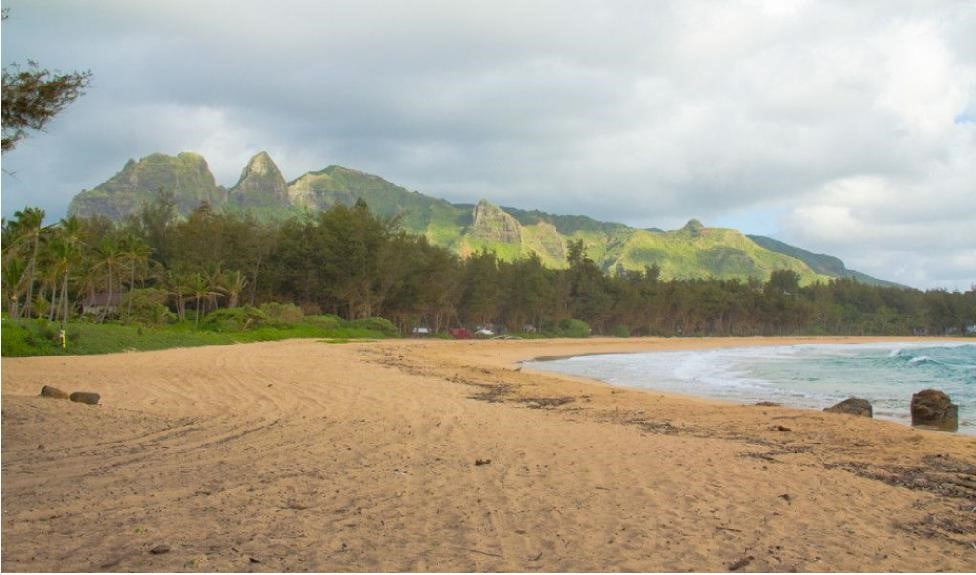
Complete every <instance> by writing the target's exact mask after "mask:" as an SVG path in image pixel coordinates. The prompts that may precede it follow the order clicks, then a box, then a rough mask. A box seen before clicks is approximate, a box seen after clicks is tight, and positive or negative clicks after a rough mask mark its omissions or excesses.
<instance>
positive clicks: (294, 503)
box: [285, 499, 309, 511]
mask: <svg viewBox="0 0 976 575" xmlns="http://www.w3.org/2000/svg"><path fill="white" fill-rule="evenodd" d="M285 507H286V508H288V509H295V510H297V511H304V510H305V509H308V508H309V506H308V505H305V504H304V503H302V502H301V501H298V500H297V499H289V500H288V502H287V503H285Z"/></svg>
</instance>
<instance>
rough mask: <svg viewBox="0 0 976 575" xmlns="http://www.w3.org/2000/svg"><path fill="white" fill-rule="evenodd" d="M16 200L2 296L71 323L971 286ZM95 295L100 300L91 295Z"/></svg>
mask: <svg viewBox="0 0 976 575" xmlns="http://www.w3.org/2000/svg"><path fill="white" fill-rule="evenodd" d="M44 218H45V214H44V212H43V211H42V210H40V209H37V208H25V209H24V210H22V211H18V212H16V213H15V215H14V219H13V220H11V221H9V222H7V221H4V222H3V230H2V233H3V237H2V241H3V271H2V273H3V276H2V280H3V298H4V301H5V303H6V306H5V307H6V313H7V315H8V317H10V318H46V319H48V320H50V321H58V322H62V323H64V322H67V321H68V320H70V319H74V318H77V317H79V316H80V315H81V314H82V312H83V311H86V310H87V312H88V314H89V315H88V317H89V319H91V320H94V321H121V322H139V323H160V322H167V321H193V322H195V323H199V321H200V318H201V317H203V316H205V315H206V314H207V313H209V312H212V311H214V310H217V309H221V308H238V307H241V306H255V305H259V304H262V303H267V302H281V303H293V304H295V305H297V306H299V307H301V309H302V310H303V311H304V312H305V313H306V314H322V313H329V314H335V315H338V316H340V317H342V318H345V319H358V318H365V317H385V318H387V319H389V320H391V321H392V322H394V323H395V324H396V325H397V326H398V328H399V329H400V332H401V333H402V334H409V333H411V330H412V329H413V328H415V327H418V326H423V327H427V328H428V329H430V330H431V331H432V332H435V333H444V332H445V331H446V330H448V329H449V328H454V327H460V326H465V327H468V328H469V329H474V328H478V327H482V326H485V327H491V328H493V329H494V330H496V331H500V330H504V331H508V332H512V333H550V334H564V335H568V334H573V335H583V334H585V333H587V332H590V331H592V333H594V334H604V335H617V336H631V335H664V336H671V335H683V336H698V335H732V336H745V335H786V334H850V335H911V334H920V333H927V334H932V335H942V334H965V333H967V330H971V329H972V327H971V326H973V325H976V288H974V289H971V290H969V291H967V292H949V291H946V290H929V291H920V290H915V289H908V288H894V287H878V286H871V285H866V284H861V283H858V282H857V281H855V280H852V279H835V280H832V281H830V282H827V283H815V284H812V285H806V286H801V285H799V277H798V275H797V274H796V273H795V272H792V271H789V270H780V271H776V272H774V273H773V274H772V275H771V277H770V278H769V279H768V280H766V281H761V280H759V279H751V280H749V281H745V282H743V281H738V280H722V279H670V280H664V279H662V278H661V277H660V270H659V269H658V268H656V267H654V266H651V267H648V268H646V269H644V270H641V271H633V270H624V269H622V268H617V269H614V270H603V269H601V268H600V267H599V266H597V265H596V264H595V263H594V262H593V260H592V259H590V258H589V257H587V253H586V248H585V245H584V243H583V242H582V240H575V241H571V242H570V243H569V245H568V250H567V252H568V256H567V264H568V265H567V267H566V268H565V269H548V268H546V267H545V266H543V265H542V262H541V261H540V259H539V258H538V257H537V256H535V255H534V254H532V255H530V256H528V257H525V258H522V259H519V260H516V261H512V262H508V261H502V260H499V258H498V257H497V256H496V255H495V254H494V253H493V252H490V251H480V252H477V253H474V254H472V255H470V256H469V257H467V258H463V259H462V258H459V257H458V256H456V255H455V254H453V253H452V252H450V251H449V250H446V249H444V248H441V247H437V246H433V245H431V244H430V243H428V241H427V240H426V238H425V237H423V236H419V235H412V234H409V233H406V232H404V231H403V230H401V229H400V227H399V225H398V221H397V220H396V218H393V219H384V218H380V217H377V216H376V215H374V214H373V213H371V212H370V210H369V208H368V206H367V205H366V204H365V203H363V202H362V201H360V202H358V203H356V204H355V205H354V206H343V205H338V206H335V207H334V208H332V209H330V210H328V211H323V212H320V213H315V214H312V213H306V214H304V215H301V216H296V217H292V218H291V219H287V220H284V221H279V222H262V221H259V220H257V219H256V218H254V217H252V216H250V215H247V214H225V213H219V212H217V211H215V210H213V209H212V208H211V207H210V206H208V205H207V204H202V205H201V206H200V207H199V208H198V209H197V210H195V211H194V212H193V213H191V214H190V215H189V216H188V217H186V218H180V217H178V216H177V213H176V210H175V204H174V202H173V198H172V196H171V195H167V194H163V193H160V194H159V196H158V197H157V199H156V200H155V201H154V202H152V203H150V204H148V205H146V206H144V207H143V209H142V210H141V212H140V213H139V214H138V215H137V216H133V217H130V218H129V219H128V220H126V221H123V222H120V223H113V222H111V221H109V220H107V219H103V218H91V219H79V218H74V217H71V218H66V219H62V220H60V221H59V222H57V223H55V224H53V225H47V226H45V225H44ZM86 302H88V303H91V304H96V303H99V304H102V305H87V306H86V305H85V304H86Z"/></svg>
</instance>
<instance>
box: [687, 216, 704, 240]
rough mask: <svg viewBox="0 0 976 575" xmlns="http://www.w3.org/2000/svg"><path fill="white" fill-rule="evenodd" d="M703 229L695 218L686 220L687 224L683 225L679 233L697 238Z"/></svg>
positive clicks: (702, 225)
mask: <svg viewBox="0 0 976 575" xmlns="http://www.w3.org/2000/svg"><path fill="white" fill-rule="evenodd" d="M704 229H705V226H704V224H702V223H701V222H700V221H698V220H696V219H695V218H691V219H690V220H688V223H687V224H685V226H684V227H683V228H681V231H682V232H685V233H687V234H689V235H691V236H697V235H699V234H701V232H702V230H704Z"/></svg>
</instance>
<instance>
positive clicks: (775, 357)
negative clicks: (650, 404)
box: [525, 342, 976, 435]
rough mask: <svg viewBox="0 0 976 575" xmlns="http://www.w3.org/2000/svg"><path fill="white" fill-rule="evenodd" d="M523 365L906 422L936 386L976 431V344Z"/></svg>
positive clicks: (718, 352)
mask: <svg viewBox="0 0 976 575" xmlns="http://www.w3.org/2000/svg"><path fill="white" fill-rule="evenodd" d="M525 366H526V367H530V368H532V369H538V370H543V371H554V372H559V373H565V374H570V375H577V376H582V377H588V378H592V379H598V380H601V381H605V382H607V383H610V384H613V385H620V386H625V387H635V388H644V389H655V390H660V391H667V392H675V393H682V394H687V395H697V396H701V397H709V398H715V399H722V400H727V401H734V402H738V403H755V402H757V401H775V402H778V403H781V404H783V405H785V406H791V407H805V408H813V409H823V408H825V407H830V406H831V405H834V404H836V403H837V402H839V401H842V400H844V399H847V398H848V397H861V398H864V399H867V400H868V401H870V402H871V404H872V405H873V407H874V416H875V417H876V418H879V419H888V420H893V421H897V422H900V423H904V424H906V425H908V424H910V422H911V416H910V413H909V404H910V402H911V398H912V394H913V393H916V392H918V391H920V390H922V389H926V388H935V389H940V390H942V391H944V392H945V393H947V394H948V395H949V397H950V398H951V399H952V402H953V403H955V404H957V405H958V406H959V432H960V433H966V434H971V435H976V343H962V342H945V343H930V342H924V343H916V342H913V343H869V344H804V345H787V346H772V347H737V348H727V349H714V350H699V351H670V352H657V353H636V354H612V355H585V356H577V357H571V358H566V359H558V360H550V361H532V362H526V363H525Z"/></svg>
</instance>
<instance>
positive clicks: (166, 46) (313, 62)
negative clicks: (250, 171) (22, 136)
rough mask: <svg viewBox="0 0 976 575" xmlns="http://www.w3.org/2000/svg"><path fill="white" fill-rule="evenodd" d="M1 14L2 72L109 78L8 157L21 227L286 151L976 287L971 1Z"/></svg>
mask: <svg viewBox="0 0 976 575" xmlns="http://www.w3.org/2000/svg"><path fill="white" fill-rule="evenodd" d="M5 5H6V6H8V7H10V8H11V10H12V16H11V19H10V20H8V21H7V22H5V23H4V34H3V54H4V58H5V59H6V61H10V60H11V59H14V58H16V59H20V60H24V59H26V58H27V57H31V58H35V59H37V60H39V61H40V62H41V63H42V64H44V65H46V66H50V67H56V68H61V69H78V68H81V69H84V68H91V69H92V70H93V72H94V74H95V81H94V84H93V86H92V89H91V90H90V91H89V93H88V95H86V96H85V97H84V98H83V99H82V100H80V101H79V102H78V103H76V104H74V105H73V106H72V108H71V109H69V110H68V111H67V112H65V114H64V115H63V117H60V118H58V120H57V121H56V123H55V125H52V126H51V129H50V133H49V134H45V135H39V136H37V137H35V138H34V139H32V140H28V142H26V143H25V144H22V145H21V147H20V148H19V149H18V150H16V151H15V152H14V153H12V154H8V155H7V156H6V157H4V166H5V167H10V168H13V169H15V170H16V171H17V172H18V180H16V181H13V180H11V179H10V178H8V177H5V178H4V182H3V184H4V194H3V195H4V198H3V209H4V213H10V212H12V211H13V210H15V209H19V208H20V207H22V206H23V204H24V203H27V202H29V201H42V202H44V203H45V207H47V208H48V211H49V212H52V213H57V212H58V210H63V207H64V206H66V205H67V200H68V198H69V197H70V196H71V195H72V194H73V193H75V192H76V191H77V190H78V189H80V188H81V187H91V186H93V185H95V184H97V183H99V182H100V181H103V180H105V179H106V178H108V177H109V176H110V175H111V174H112V173H114V172H115V171H117V170H118V169H119V168H120V167H121V165H122V163H123V162H124V161H125V160H126V159H128V158H129V157H133V156H140V155H145V154H147V153H150V152H153V151H162V152H167V153H175V152H178V151H180V150H183V149H192V150H196V151H199V152H201V153H203V154H204V155H205V156H206V157H207V159H208V161H209V162H210V164H211V166H212V167H213V169H214V171H215V174H216V175H217V178H218V181H219V182H220V183H222V184H225V185H230V184H233V183H234V180H236V177H237V175H238V174H239V171H240V169H241V167H242V166H243V164H244V162H246V160H247V159H248V157H249V156H250V155H251V154H253V153H254V152H257V151H258V150H261V149H266V150H268V151H270V152H271V153H272V155H273V157H274V158H275V159H276V161H278V163H279V165H280V166H281V168H282V170H283V171H284V172H285V175H286V177H289V178H294V177H297V176H298V175H300V173H302V172H304V171H306V170H310V169H319V168H321V167H324V166H325V165H328V164H331V163H339V164H345V165H349V166H352V167H356V168H359V169H363V170H367V171H371V172H374V173H378V174H380V175H382V176H384V177H386V178H387V179H390V180H392V181H395V182H397V183H400V184H402V185H405V186H407V187H409V188H411V189H418V190H420V191H423V192H428V193H432V194H434V195H439V196H443V197H447V198H448V199H451V200H454V201H468V202H471V201H475V200H477V199H478V198H479V197H482V196H485V197H489V198H491V199H492V200H494V201H496V202H497V203H501V204H507V205H515V206H520V207H526V208H541V209H547V210H550V211H556V212H563V213H587V214H589V215H592V216H594V217H599V218H604V219H610V220H615V221H624V222H628V223H632V224H635V225H644V226H646V225H669V223H670V222H681V221H684V220H687V219H688V218H690V217H698V218H702V219H703V220H705V221H706V223H708V222H709V221H710V220H719V221H722V222H723V223H724V224H726V225H734V223H735V221H734V220H733V221H729V220H728V218H737V217H738V218H741V221H742V222H743V223H744V224H745V223H749V224H750V225H751V224H753V223H754V222H756V221H757V220H762V219H764V217H759V216H757V215H756V214H786V215H785V216H783V218H782V219H781V221H778V222H776V221H768V223H767V229H766V230H754V229H745V231H747V232H754V231H759V232H763V231H768V230H774V229H779V230H781V233H780V234H779V237H781V238H782V239H784V240H787V241H792V242H795V243H797V244H799V245H800V246H801V247H804V248H807V249H811V250H814V251H829V252H830V253H833V254H835V255H838V256H840V257H842V258H844V259H845V260H847V261H848V263H849V264H850V265H851V266H852V267H858V266H861V267H862V268H864V270H863V271H866V272H869V273H873V274H875V275H879V276H881V277H890V278H892V279H896V280H899V281H904V282H907V283H911V284H912V285H918V286H932V285H947V284H948V285H953V286H959V285H962V286H963V287H968V285H965V284H966V282H971V281H976V271H974V269H973V267H972V266H970V267H969V268H967V265H968V264H969V263H971V262H972V258H973V252H972V250H973V246H974V245H976V238H974V237H973V232H971V231H969V229H970V228H974V227H976V226H974V225H972V224H973V222H972V220H973V219H976V218H974V217H973V214H976V205H974V202H976V199H974V198H976V190H974V185H973V182H974V181H976V171H974V170H976V168H974V167H973V166H974V165H976V161H974V158H976V123H973V122H969V121H959V120H958V118H960V117H968V116H965V115H966V114H970V115H972V114H973V110H976V35H974V34H972V30H973V29H976V6H974V5H973V4H972V3H971V2H970V3H966V2H954V1H951V0H946V1H945V2H928V3H917V2H907V1H906V2H895V1H891V2H880V1H879V2H875V3H869V2H860V3H850V2H841V1H838V2H831V1H823V2H804V1H796V2H788V1H775V2H758V1H752V0H743V1H741V2H722V3H713V2H690V1H689V2H685V1H680V2H677V1H676V2H670V3H647V2H621V3H612V4H608V3H603V2H587V1H579V2H572V3H569V2H533V3H496V2H465V3H457V2H450V1H429V2H420V1H418V2H410V3H402V4H401V3H390V2H361V1H349V2H329V3H317V2H300V1H282V2H275V3H270V4H269V3H264V2H257V1H256V0H255V1H243V0H239V1H233V2H231V1H222V2H218V1H208V2H190V1H175V0H174V1H171V2H166V3H163V4H159V3H156V4H152V5H150V4H145V3H134V2H127V1H121V0H118V1H108V0H104V1H94V2H90V3H85V4H65V3H63V2H47V1H42V0H33V1H31V2H27V1H15V0H11V1H10V2H7V3H6V4H5ZM79 23H84V25H83V26H82V25H79ZM38 189H42V190H43V194H42V195H40V196H38V195H36V194H37V192H36V190H38ZM728 214H735V215H733V216H729V215H728ZM765 219H766V220H769V219H770V218H765ZM967 224H969V225H967ZM960 282H963V283H962V284H960Z"/></svg>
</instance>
